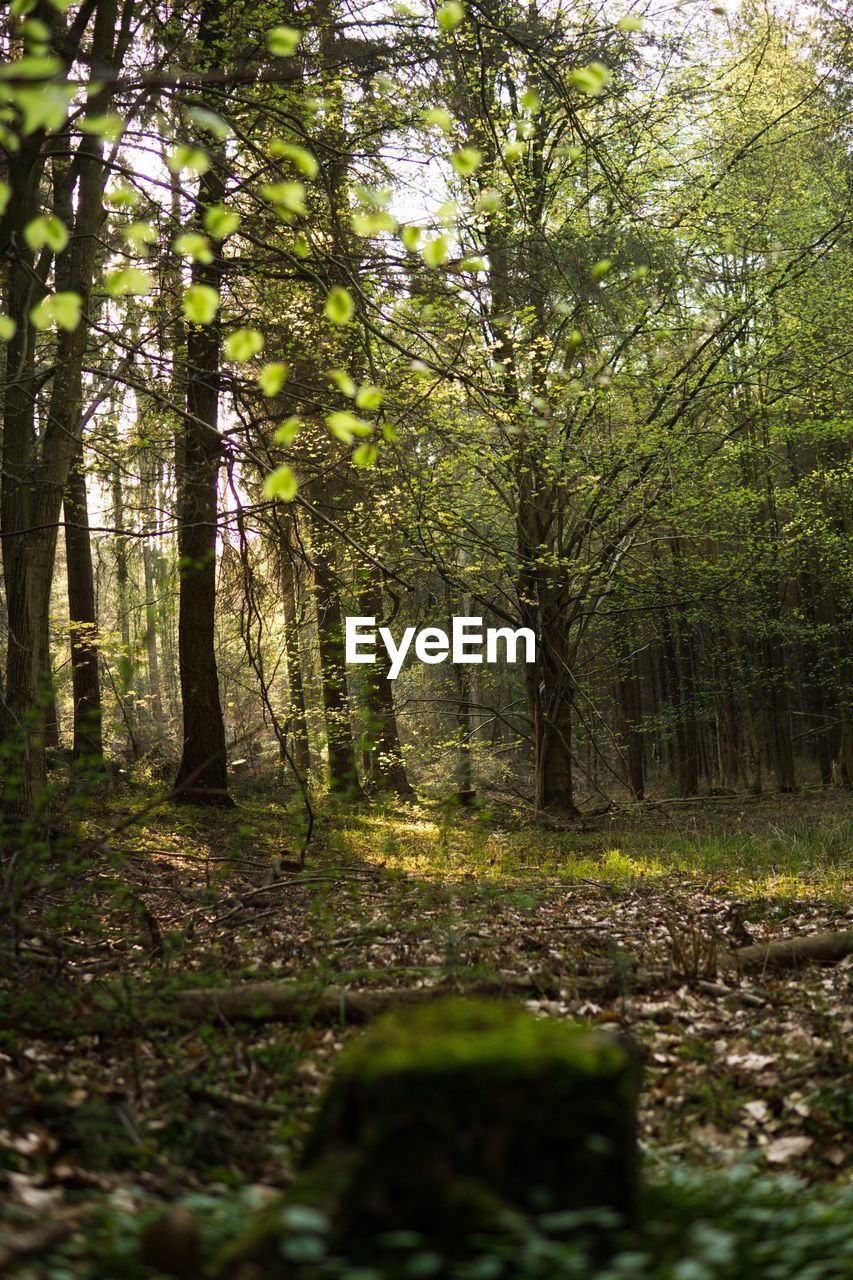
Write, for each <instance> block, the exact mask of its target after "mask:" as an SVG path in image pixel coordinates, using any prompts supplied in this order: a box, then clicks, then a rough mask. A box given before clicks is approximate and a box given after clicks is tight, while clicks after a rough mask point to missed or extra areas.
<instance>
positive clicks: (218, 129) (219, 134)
mask: <svg viewBox="0 0 853 1280" xmlns="http://www.w3.org/2000/svg"><path fill="white" fill-rule="evenodd" d="M187 115H188V116H189V118H190V120H192V121H193V123H194V124H197V125H198V126H199V127H200V128H201V129H206V130H207V132H208V133H210V134H212V135H213V137H214V138H216V139H217V141H218V142H224V141H225V139H226V138H227V137H229V136H230V134H231V126H230V124H228V123H227V122H226V121H225V120H223V119H222V116H218V115H217V114H216V112H215V111H208V110H207V108H206V107H190V109H189V111H188V112H187Z"/></svg>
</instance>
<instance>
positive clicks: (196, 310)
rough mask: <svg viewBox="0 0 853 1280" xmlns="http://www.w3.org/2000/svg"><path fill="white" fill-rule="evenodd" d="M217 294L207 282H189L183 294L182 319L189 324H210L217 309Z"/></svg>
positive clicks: (214, 317)
mask: <svg viewBox="0 0 853 1280" xmlns="http://www.w3.org/2000/svg"><path fill="white" fill-rule="evenodd" d="M219 301H220V299H219V294H218V293H217V292H216V290H215V289H212V288H211V286H210V285H209V284H191V285H190V287H189V289H187V291H186V293H185V294H184V299H183V304H182V307H183V313H184V319H185V320H188V321H189V323H190V324H212V323H213V321H214V320H215V319H216V313H217V311H218V310H219Z"/></svg>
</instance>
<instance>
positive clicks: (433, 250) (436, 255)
mask: <svg viewBox="0 0 853 1280" xmlns="http://www.w3.org/2000/svg"><path fill="white" fill-rule="evenodd" d="M421 253H422V254H423V259H424V262H425V263H426V264H427V266H428V267H440V266H442V265H443V264H444V263H445V262H446V261H447V259H448V258H449V256H450V250H449V248H448V246H447V240H446V239H445V238H444V236H437V237H436V238H435V240H427V241H426V243H425V244H424V247H423V249H422V250H421Z"/></svg>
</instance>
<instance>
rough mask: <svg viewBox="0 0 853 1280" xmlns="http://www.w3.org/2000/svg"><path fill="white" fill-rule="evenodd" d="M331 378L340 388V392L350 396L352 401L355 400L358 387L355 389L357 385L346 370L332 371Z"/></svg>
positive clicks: (330, 372)
mask: <svg viewBox="0 0 853 1280" xmlns="http://www.w3.org/2000/svg"><path fill="white" fill-rule="evenodd" d="M329 377H330V378H331V380H332V382H334V384H335V386H336V387H337V388H338V391H340V392H341V393H342V394H343V395H345V396H349V398H350V399H351V400H352V399H353V397H354V396H355V391H356V387H355V383H354V382H353V380H352V378H351V377H350V376H349V374H348V373H347V371H346V369H330V370H329Z"/></svg>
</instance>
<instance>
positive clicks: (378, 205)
mask: <svg viewBox="0 0 853 1280" xmlns="http://www.w3.org/2000/svg"><path fill="white" fill-rule="evenodd" d="M353 191H354V192H355V194H356V195H357V196H358V198H359V200H363V201H364V203H365V204H369V205H372V206H373V208H374V209H384V208H385V206H386V205H387V203H388V201H389V200H390V199H391V189H390V187H365V186H362V184H361V183H356V184H355V186H354V187H353Z"/></svg>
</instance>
